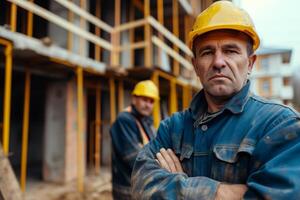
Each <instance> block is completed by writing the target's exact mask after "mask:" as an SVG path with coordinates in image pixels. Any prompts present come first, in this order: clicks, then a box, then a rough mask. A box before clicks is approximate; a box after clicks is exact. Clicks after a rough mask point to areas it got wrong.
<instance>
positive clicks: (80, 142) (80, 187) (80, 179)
mask: <svg viewBox="0 0 300 200" xmlns="http://www.w3.org/2000/svg"><path fill="white" fill-rule="evenodd" d="M76 72H77V109H78V113H77V126H78V127H77V176H78V177H77V187H78V191H79V192H83V190H84V183H83V177H84V174H83V134H82V132H83V131H82V130H83V69H82V67H79V66H78V67H77V71H76Z"/></svg>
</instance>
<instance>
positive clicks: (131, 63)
mask: <svg viewBox="0 0 300 200" xmlns="http://www.w3.org/2000/svg"><path fill="white" fill-rule="evenodd" d="M134 17H135V7H134V5H133V2H132V0H131V4H130V5H129V21H130V22H132V21H134ZM142 20H144V21H145V23H146V20H145V19H142ZM134 35H135V30H134V29H132V28H131V29H130V30H129V42H130V44H133V43H134ZM134 57H135V50H134V49H131V50H130V61H129V66H130V67H133V66H134Z"/></svg>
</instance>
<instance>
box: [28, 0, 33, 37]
mask: <svg viewBox="0 0 300 200" xmlns="http://www.w3.org/2000/svg"><path fill="white" fill-rule="evenodd" d="M33 1H34V0H30V2H33ZM32 30H33V13H32V12H28V13H27V35H28V36H29V37H31V36H32Z"/></svg>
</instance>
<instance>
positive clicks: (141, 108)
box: [132, 96, 154, 116]
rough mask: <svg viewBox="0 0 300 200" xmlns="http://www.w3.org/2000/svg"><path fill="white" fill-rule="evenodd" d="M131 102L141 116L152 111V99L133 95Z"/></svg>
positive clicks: (148, 114) (147, 114)
mask: <svg viewBox="0 0 300 200" xmlns="http://www.w3.org/2000/svg"><path fill="white" fill-rule="evenodd" d="M132 103H133V105H134V106H135V108H136V109H137V111H138V112H139V113H140V114H141V115H143V116H150V115H151V114H152V111H153V106H154V99H152V98H149V97H143V96H133V97H132Z"/></svg>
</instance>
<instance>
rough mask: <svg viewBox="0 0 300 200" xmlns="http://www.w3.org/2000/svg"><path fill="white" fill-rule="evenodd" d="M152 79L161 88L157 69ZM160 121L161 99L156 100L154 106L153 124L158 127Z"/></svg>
mask: <svg viewBox="0 0 300 200" xmlns="http://www.w3.org/2000/svg"><path fill="white" fill-rule="evenodd" d="M151 80H152V81H153V82H154V84H155V85H156V86H157V87H158V88H159V75H158V72H157V71H154V72H153V74H152V77H151ZM159 123H160V103H159V101H155V102H154V108H153V124H154V127H155V128H158V126H159Z"/></svg>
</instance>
